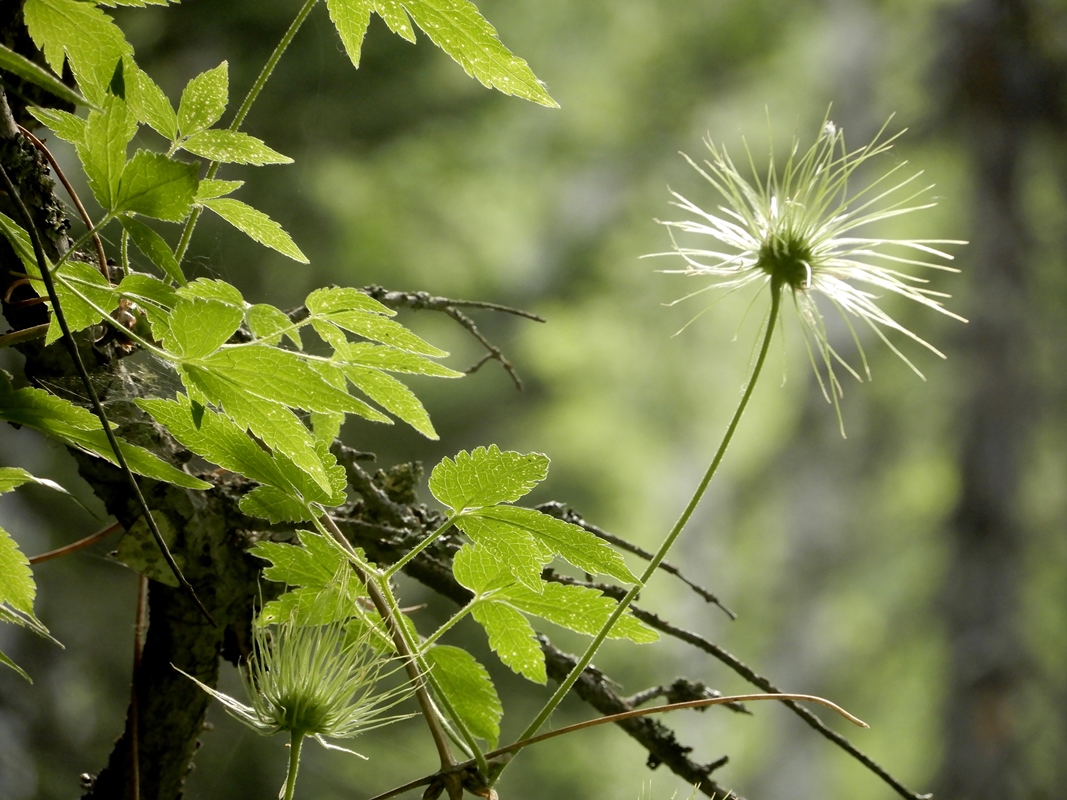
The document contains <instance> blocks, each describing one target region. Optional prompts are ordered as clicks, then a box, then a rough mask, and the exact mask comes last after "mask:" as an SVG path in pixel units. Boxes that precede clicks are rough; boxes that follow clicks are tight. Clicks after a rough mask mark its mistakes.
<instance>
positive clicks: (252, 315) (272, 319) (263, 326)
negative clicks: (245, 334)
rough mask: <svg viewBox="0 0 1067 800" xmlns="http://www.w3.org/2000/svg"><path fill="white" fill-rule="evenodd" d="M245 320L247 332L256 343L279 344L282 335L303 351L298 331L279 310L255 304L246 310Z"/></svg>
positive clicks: (263, 304) (266, 305) (270, 306)
mask: <svg viewBox="0 0 1067 800" xmlns="http://www.w3.org/2000/svg"><path fill="white" fill-rule="evenodd" d="M246 318H247V319H248V328H249V330H251V331H252V335H253V336H255V337H256V339H257V340H258V341H260V342H263V343H265V344H271V345H276V344H278V343H279V342H281V339H282V335H283V334H284V335H285V336H286V337H288V339H289V341H291V342H292V343H293V344H294V345H295V346H296V347H297V348H298V349H301V350H302V349H303V345H302V342H301V341H300V329H299V328H298V327H296V326H295V325H294V324H293V321H292V320H291V319H289V315H288V314H286V313H285V312H284V311H282V310H281V309H279V308H275V307H274V306H272V305H268V304H266V303H256V304H255V305H254V306H252V307H250V308H249V309H248V312H247V313H246Z"/></svg>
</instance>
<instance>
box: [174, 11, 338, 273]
mask: <svg viewBox="0 0 1067 800" xmlns="http://www.w3.org/2000/svg"><path fill="white" fill-rule="evenodd" d="M318 1H319V0H305V2H304V5H303V6H301V7H300V10H299V11H297V12H296V16H295V17H293V21H292V23H290V25H289V29H288V30H287V31H286V32H285V35H284V36H282V38H281V41H280V42H278V46H277V47H275V48H274V52H273V53H271V54H270V58H268V59H267V63H266V64H264V65H263V69H261V70H260V71H259V76H258V77H257V78H256V80H255V83H253V84H252V88H251V89H249V90H248V94H247V95H245V99H244V100H243V101H242V103H241V107H240V108H238V109H237V114H236V115H235V116H234V118H233V122H231V123H230V130H231V131H235V130H237V129H238V128H239V127H241V123H242V122H244V121H245V117H247V116H248V112H249V110H250V109H251V108H252V104H253V103H254V102H256V99H257V98H258V97H259V93H260V92H262V91H263V87H264V86H266V85H267V80H268V79H269V78H270V75H271V73H272V72H274V68H275V67H276V66H278V62H279V61H280V60H281V58H282V55H283V54H284V53H285V51H286V50H288V49H289V45H290V44H291V43H292V41H293V38H294V37H295V36H296V33H297V31H299V30H300V26H301V25H303V24H304V20H306V19H307V18H308V14H310V13H311V9H313V8H314V7H315V4H316V3H317V2H318ZM218 171H219V162H218V161H212V162H211V165H210V166H209V167H208V168H207V175H206V176H205V180H211V179H212V178H214V177H215V175H217V174H218ZM200 213H201V208H200V207H194V208H193V212H192V214H190V215H189V219H188V220H187V221H186V223H185V228H184V229H183V230H182V237H181V239H180V240H179V241H178V249H177V250H176V251H175V253H174V257H175V258H176V259H177V260H178V263H179V264H181V263H182V259H183V258H185V252H186V251H187V250H188V249H189V243H190V242H191V241H192V239H193V230H194V229H195V228H196V223H197V221H198V220H199V219H200Z"/></svg>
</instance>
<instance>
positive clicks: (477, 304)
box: [361, 286, 545, 391]
mask: <svg viewBox="0 0 1067 800" xmlns="http://www.w3.org/2000/svg"><path fill="white" fill-rule="evenodd" d="M361 291H363V292H364V293H366V294H368V295H370V296H371V297H373V298H374V299H375V300H377V301H378V302H379V303H382V304H383V305H387V306H389V307H390V308H410V309H412V310H413V311H421V310H429V311H440V312H441V313H443V314H447V315H448V316H449V317H451V318H452V319H454V320H455V321H456V322H458V323H459V324H460V325H462V326H463V327H464V328H466V329H467V331H468V332H469V333H470V334H471V336H473V337H474V338H475V339H477V340H478V341H479V342H480V343H481V345H482V346H483V347H484V348H485V349H486V350H487V351H488V352H487V353H486V355H485V356H483V357H482V358H481V359H479V360H478V362H477V363H476V364H474V366H472V367H470V368H468V369H467V370H466V372H467V373H468V374H470V373H473V372H477V371H478V370H479V369H480V368H481V367H482V365H483V364H485V363H486V362H487V361H499V362H500V365H501V366H502V367H503V368H504V370H505V371H506V372H507V373H508V375H510V376H511V380H512V381H513V382H514V384H515V387H516V388H517V389H518V390H519V391H522V379H521V378H519V374H518V373H517V372H516V371H515V367H514V366H513V365H512V363H511V362H510V361H508V359H507V358H505V357H504V353H503V352H502V351H501V350H500V348H499V347H497V346H496V345H494V344H493V343H492V342H490V341H489V340H488V339H486V338H485V336H483V335H482V333H481V331H479V330H478V326H477V325H475V324H474V320H472V319H471V318H470V317H468V316H467V315H466V314H464V313H463V312H462V311H460V309H461V308H478V309H485V310H487V311H499V312H500V313H503V314H513V315H515V316H517V317H522V318H524V319H529V320H533V321H534V322H544V321H545V319H544V317H541V316H539V315H537V314H533V313H531V312H529V311H523V310H522V309H520V308H512V307H510V306H503V305H500V304H499V303H486V302H482V301H480V300H453V299H451V298H448V297H435V296H433V295H431V294H429V293H428V292H395V291H389V290H387V289H383V288H382V287H381V286H365V287H364V288H363V289H362V290H361Z"/></svg>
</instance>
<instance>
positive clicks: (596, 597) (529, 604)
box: [493, 583, 659, 644]
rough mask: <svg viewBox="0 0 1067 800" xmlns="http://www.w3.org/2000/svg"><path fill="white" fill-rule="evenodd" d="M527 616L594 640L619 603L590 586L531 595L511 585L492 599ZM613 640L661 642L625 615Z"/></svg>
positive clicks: (554, 586)
mask: <svg viewBox="0 0 1067 800" xmlns="http://www.w3.org/2000/svg"><path fill="white" fill-rule="evenodd" d="M493 601H494V602H497V603H500V602H506V603H508V604H509V605H512V606H514V607H515V608H518V609H519V610H521V611H523V612H524V613H527V614H531V615H533V616H535V617H540V618H541V619H545V620H548V621H549V622H552V623H555V624H556V625H559V626H560V627H562V628H567V629H568V630H572V631H575V632H577V633H584V634H585V635H586V636H595V635H596V634H597V633H599V632H600V629H601V628H602V627H603V626H604V624H605V623H606V622H607V621H608V617H610V616H611V612H612V611H614V610H615V607H616V606H617V605H618V603H616V602H615V600H613V599H612V598H610V597H605V596H604V594H603V593H602V592H600V591H599V590H597V589H593V588H591V587H588V586H568V585H566V584H562V583H547V584H546V585H545V588H544V591H543V592H531V591H529V590H528V589H527V588H526V587H525V586H522V585H521V584H517V583H515V584H512V585H511V586H509V587H507V589H506V590H505V591H502V592H500V593H499V594H497V595H494V596H493ZM608 636H610V637H611V638H612V639H629V640H630V641H632V642H636V643H637V644H648V643H650V642H655V641H658V639H659V634H658V633H656V631H655V630H653V629H652V628H650V627H648V626H647V625H646V624H645V623H643V622H641V620H639V619H637V618H636V617H634V616H631V615H630V614H624V615H623V616H622V617H620V618H619V620H618V622H616V623H615V625H614V626H613V627H612V629H611V633H609V634H608Z"/></svg>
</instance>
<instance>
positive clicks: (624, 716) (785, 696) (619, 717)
mask: <svg viewBox="0 0 1067 800" xmlns="http://www.w3.org/2000/svg"><path fill="white" fill-rule="evenodd" d="M758 700H776V701H781V700H790V701H793V702H796V701H803V702H807V703H818V704H819V705H822V706H826V707H827V708H829V709H831V710H832V711H835V712H837V713H838V714H840V715H841V716H842V717H844V718H845V719H847V720H848V721H849V722H851V723H852V724H853V725H856V726H858V727H860V728H869V727H870V726H869V725H868V724H867V723H866V722H864V721H863V720H862V719H860V718H859V717H857V716H855V715H854V714H851V713H849V712H848V711H846V710H845V709H843V708H841V706H839V705H837V703H833V702H831V701H829V700H827V699H826V698H824V697H818V696H817V695H813V694H789V693H784V692H783V693H757V694H738V695H729V696H726V697H706V698H703V699H701V700H686V701H683V702H681V703H669V704H667V705H662V706H652V707H651V708H635V709H632V710H630V711H622V712H620V713H618V714H611V715H609V716H606V717H597V718H595V719H587V720H585V721H584V722H576V723H574V724H573V725H566V726H564V727H562V728H557V729H556V730H554V731H548V732H547V733H542V734H540V735H538V736H534V737H532V738H530V739H520V740H518V741H516V742H512V743H511V744H509V745H506V746H505V747H499V748H497V749H496V750H492V751H490V752H488V753H486V754H485V757H486V758H488V759H492V760H493V763H495V764H501V765H503V764H507V759H506V758H505V757H509V756H510V755H511V754H513V753H517V752H518V751H519V750H521V749H523V748H524V747H528V746H529V745H532V744H540V743H541V742H545V741H548V740H549V739H555V738H556V737H558V736H566V735H568V734H571V733H576V732H577V731H581V730H585V729H586V728H595V727H597V726H599V725H607V724H609V723H616V722H623V721H625V720H628V719H636V718H638V717H648V716H652V715H653V714H666V713H667V712H668V711H680V710H682V709H685V708H707V707H708V706H717V705H724V704H726V703H749V702H755V701H758ZM472 764H473V762H470V761H468V762H465V763H463V764H457V765H456V769H465V768H467V767H470V766H471V765H472ZM437 774H440V773H436V774H435V775H428V776H425V777H422V778H418V779H417V780H414V781H410V782H408V783H405V784H404V785H403V786H398V787H396V788H395V789H390V790H389V791H388V792H384V793H383V794H377V795H375V796H374V797H372V798H371V800H389V798H390V797H396V796H397V795H400V794H403V793H404V792H407V791H410V790H411V789H414V788H416V787H418V786H425V785H426V784H428V783H430V782H431V781H432V780H433V778H434V777H436V775H437Z"/></svg>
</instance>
